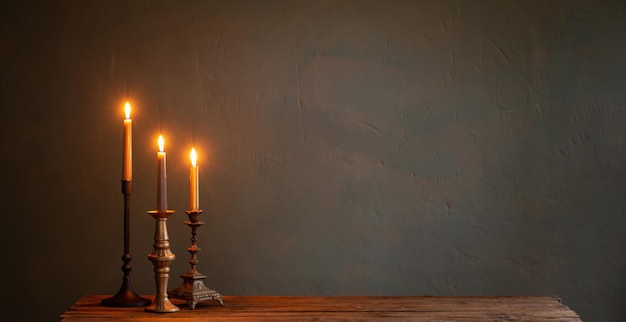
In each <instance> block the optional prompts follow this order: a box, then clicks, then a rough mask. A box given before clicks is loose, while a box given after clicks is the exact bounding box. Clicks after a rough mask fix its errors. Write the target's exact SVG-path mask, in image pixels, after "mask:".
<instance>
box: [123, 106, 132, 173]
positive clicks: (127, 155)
mask: <svg viewBox="0 0 626 322" xmlns="http://www.w3.org/2000/svg"><path fill="white" fill-rule="evenodd" d="M124 112H125V113H126V118H125V119H124V160H123V164H122V180H124V181H131V180H132V179H133V120H132V119H131V118H130V104H129V103H128V102H126V105H125V106H124Z"/></svg>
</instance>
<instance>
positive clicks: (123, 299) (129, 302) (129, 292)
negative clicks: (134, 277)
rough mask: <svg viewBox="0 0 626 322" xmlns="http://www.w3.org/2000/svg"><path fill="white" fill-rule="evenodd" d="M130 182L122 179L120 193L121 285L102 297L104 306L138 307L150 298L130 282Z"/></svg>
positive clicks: (148, 302) (146, 303)
mask: <svg viewBox="0 0 626 322" xmlns="http://www.w3.org/2000/svg"><path fill="white" fill-rule="evenodd" d="M131 182H132V181H131V180H122V194H123V195H124V255H122V261H124V265H122V271H123V272H124V277H123V278H122V286H121V287H120V290H119V291H118V292H117V293H116V294H115V295H113V296H112V297H109V298H106V299H103V300H102V301H101V302H100V303H101V304H102V305H105V306H115V307H138V306H146V305H148V304H150V300H149V299H146V298H143V297H141V296H139V295H138V294H137V293H136V292H135V290H133V286H132V284H131V283H130V271H131V269H132V268H131V266H130V260H131V259H132V256H131V255H130V245H129V240H130V238H129V237H130V227H129V226H130V223H129V216H130V192H131Z"/></svg>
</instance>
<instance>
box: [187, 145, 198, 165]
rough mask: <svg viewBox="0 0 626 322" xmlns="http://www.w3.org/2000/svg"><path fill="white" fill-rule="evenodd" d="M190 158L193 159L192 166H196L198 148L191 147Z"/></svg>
mask: <svg viewBox="0 0 626 322" xmlns="http://www.w3.org/2000/svg"><path fill="white" fill-rule="evenodd" d="M189 158H190V159H191V166H192V167H195V166H196V160H197V158H198V155H197V154H196V149H194V148H191V152H189Z"/></svg>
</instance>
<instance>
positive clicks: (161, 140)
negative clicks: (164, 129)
mask: <svg viewBox="0 0 626 322" xmlns="http://www.w3.org/2000/svg"><path fill="white" fill-rule="evenodd" d="M158 142H159V150H160V151H161V152H163V149H164V146H165V142H164V141H163V135H159V140H158Z"/></svg>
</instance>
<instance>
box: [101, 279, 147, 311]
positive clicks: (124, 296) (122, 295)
mask: <svg viewBox="0 0 626 322" xmlns="http://www.w3.org/2000/svg"><path fill="white" fill-rule="evenodd" d="M150 302H152V301H150V300H149V299H146V298H143V297H141V296H139V295H138V294H137V293H135V290H133V286H132V285H131V283H130V279H126V280H124V282H123V283H122V287H120V290H119V291H118V292H117V293H116V294H115V295H113V296H112V297H109V298H106V299H103V300H102V301H101V302H100V304H102V305H104V306H113V307H139V306H146V305H148V304H150Z"/></svg>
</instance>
